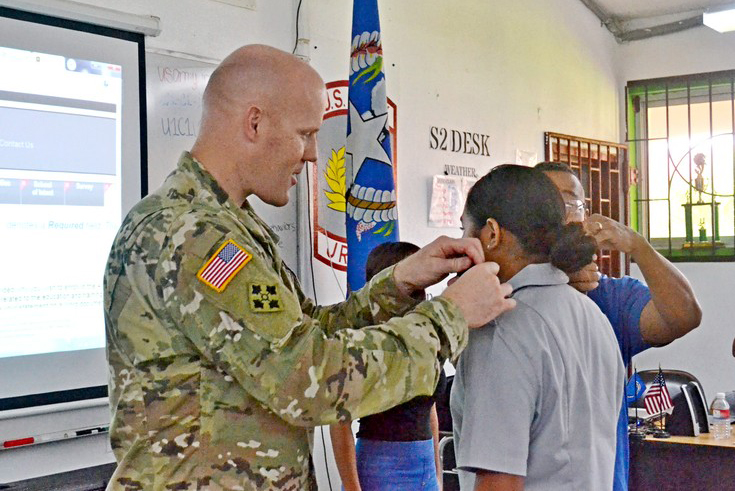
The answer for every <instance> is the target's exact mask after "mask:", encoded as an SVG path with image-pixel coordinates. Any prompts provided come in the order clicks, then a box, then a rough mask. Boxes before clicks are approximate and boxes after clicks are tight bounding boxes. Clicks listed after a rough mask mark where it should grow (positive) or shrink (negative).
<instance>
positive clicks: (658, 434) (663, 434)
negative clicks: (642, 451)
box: [653, 363, 671, 438]
mask: <svg viewBox="0 0 735 491" xmlns="http://www.w3.org/2000/svg"><path fill="white" fill-rule="evenodd" d="M657 378H658V386H659V391H661V392H663V390H664V387H665V382H664V372H663V371H662V370H661V364H660V363H659V365H658V376H657ZM658 408H659V409H658V419H659V427H658V428H657V429H656V430H654V433H653V437H654V438H670V437H671V435H670V434H669V432H668V431H666V430H665V429H664V423H663V414H664V410H663V404H661V403H659V406H658Z"/></svg>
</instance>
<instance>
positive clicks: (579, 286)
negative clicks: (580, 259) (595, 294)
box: [569, 260, 600, 293]
mask: <svg viewBox="0 0 735 491" xmlns="http://www.w3.org/2000/svg"><path fill="white" fill-rule="evenodd" d="M599 285H600V271H599V268H598V267H597V263H595V262H594V260H593V261H592V262H591V263H589V264H588V265H587V266H585V267H584V268H582V269H580V270H579V271H577V272H576V273H572V274H570V275H569V286H572V287H574V289H576V290H577V291H580V292H582V293H587V292H589V291H592V290H594V289H595V288H597V287H598V286H599Z"/></svg>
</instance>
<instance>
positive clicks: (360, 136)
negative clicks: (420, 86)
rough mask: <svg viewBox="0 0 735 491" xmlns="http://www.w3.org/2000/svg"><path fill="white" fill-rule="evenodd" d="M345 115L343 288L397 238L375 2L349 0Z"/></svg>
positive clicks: (356, 281)
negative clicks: (380, 248) (377, 249)
mask: <svg viewBox="0 0 735 491" xmlns="http://www.w3.org/2000/svg"><path fill="white" fill-rule="evenodd" d="M348 98H349V113H348V116H347V145H346V149H345V154H346V166H347V176H346V178H347V207H346V208H347V215H346V220H347V222H346V233H347V286H348V288H349V290H350V291H355V290H358V289H360V288H362V286H363V285H364V284H365V261H366V259H367V256H368V254H369V253H370V251H371V250H372V249H373V248H374V247H375V246H377V245H378V244H381V243H383V242H395V241H397V240H399V239H398V213H397V210H396V190H395V189H396V188H395V183H394V181H393V163H392V158H391V157H392V151H391V142H390V135H389V133H388V105H387V101H386V90H385V73H384V72H383V47H382V44H381V36H380V19H379V17H378V2H377V0H354V3H353V11H352V47H351V52H350V79H349V97H348Z"/></svg>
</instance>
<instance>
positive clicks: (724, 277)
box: [617, 27, 735, 402]
mask: <svg viewBox="0 0 735 491" xmlns="http://www.w3.org/2000/svg"><path fill="white" fill-rule="evenodd" d="M617 58H618V62H617V63H618V66H619V67H620V88H621V103H622V102H623V100H624V99H623V98H624V92H623V89H624V87H625V83H626V81H628V80H642V79H648V78H657V77H668V76H674V75H686V74H691V73H706V72H713V71H719V70H732V69H735V33H732V32H731V33H727V34H720V33H718V32H716V31H713V30H712V29H709V28H707V27H699V28H696V29H690V30H688V31H684V32H681V33H677V34H671V35H668V36H660V37H656V38H652V39H650V40H645V41H636V42H633V43H629V44H625V45H621V46H620V47H619V48H618V50H617ZM623 124H624V123H623ZM621 129H622V130H623V133H622V135H623V137H624V130H625V128H624V126H622V127H621ZM676 266H677V267H678V268H679V269H680V270H681V271H682V272H683V273H684V275H685V276H686V277H687V278H688V279H689V281H690V282H691V284H692V287H693V288H694V291H695V292H696V294H697V297H698V298H699V302H700V304H701V305H702V310H703V318H702V324H701V326H700V327H699V328H698V329H697V330H696V331H694V332H693V333H691V334H689V335H687V336H686V337H684V338H682V339H680V340H677V341H675V342H674V343H672V344H670V345H669V346H666V347H664V348H658V349H653V350H649V351H647V352H645V353H642V354H640V355H638V356H636V357H635V364H636V365H637V366H638V369H639V370H641V369H648V368H657V367H658V365H659V363H660V364H661V366H662V367H665V368H677V369H682V370H686V371H689V372H691V373H693V374H694V375H696V376H697V378H699V380H700V381H701V382H702V385H703V386H704V390H705V395H706V396H707V398H708V399H710V401H711V399H713V398H714V395H715V393H716V392H720V391H729V390H733V389H735V359H734V358H733V357H732V352H731V348H732V340H733V337H734V336H735V329H733V316H732V314H731V312H732V310H731V309H732V302H733V293H732V292H733V281H734V280H733V278H735V264H734V263H677V264H676ZM633 272H634V275H636V276H638V277H640V273H639V272H638V271H637V269H635V268H634V271H633ZM708 402H709V401H708Z"/></svg>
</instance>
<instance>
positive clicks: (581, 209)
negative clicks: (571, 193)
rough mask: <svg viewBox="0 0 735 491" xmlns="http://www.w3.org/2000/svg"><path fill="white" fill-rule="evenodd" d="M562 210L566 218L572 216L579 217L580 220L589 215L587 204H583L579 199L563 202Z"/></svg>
mask: <svg viewBox="0 0 735 491" xmlns="http://www.w3.org/2000/svg"><path fill="white" fill-rule="evenodd" d="M564 210H565V211H566V214H567V217H569V216H573V217H579V218H580V219H584V218H585V217H586V216H587V214H588V213H589V208H588V207H587V203H585V202H584V200H581V199H574V200H571V201H567V202H565V203H564Z"/></svg>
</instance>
